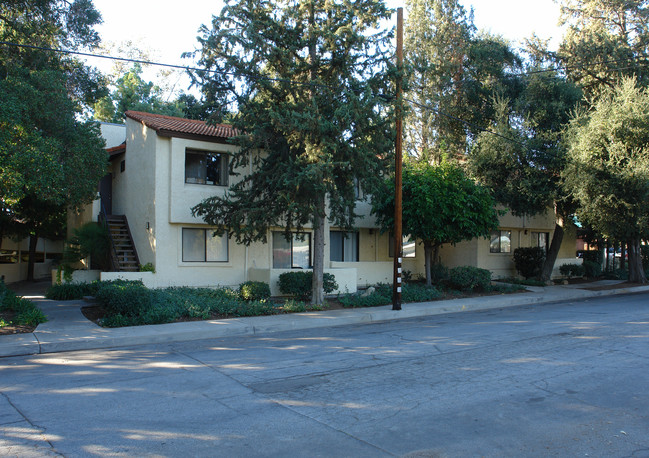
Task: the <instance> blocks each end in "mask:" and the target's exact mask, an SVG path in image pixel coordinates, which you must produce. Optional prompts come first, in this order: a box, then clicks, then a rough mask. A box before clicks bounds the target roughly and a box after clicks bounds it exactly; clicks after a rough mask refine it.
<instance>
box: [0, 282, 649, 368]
mask: <svg viewBox="0 0 649 458" xmlns="http://www.w3.org/2000/svg"><path fill="white" fill-rule="evenodd" d="M647 291H649V285H648V286H639V287H633V288H620V289H611V290H599V291H590V290H583V289H576V288H575V289H564V290H562V291H561V293H560V294H555V296H556V297H549V296H550V295H549V294H547V293H546V291H540V292H527V293H522V294H502V295H495V296H482V297H477V298H461V299H451V300H445V301H434V302H420V303H413V304H404V305H403V309H402V310H399V311H395V310H392V309H391V306H382V307H372V308H358V309H345V310H333V311H323V312H307V313H294V314H288V315H272V316H258V317H246V318H230V319H226V320H213V321H192V322H184V323H168V324H159V325H146V326H133V327H125V328H101V327H99V326H87V324H86V325H84V326H82V327H81V329H78V330H75V329H69V328H67V329H62V330H61V331H54V330H50V328H49V327H48V328H47V330H41V331H39V328H36V330H35V331H34V332H33V333H31V334H15V335H10V336H0V357H9V356H24V355H32V354H44V353H58V352H64V351H79V350H96V349H108V348H118V347H129V346H136V345H148V344H159V343H170V342H186V341H194V340H204V339H217V338H223V337H243V336H254V335H260V334H269V333H275V332H283V331H296V330H303V329H314V328H321V327H331V326H344V325H360V324H369V323H379V322H385V321H391V320H402V319H408V318H420V317H424V316H434V315H442V314H448V313H462V312H474V311H481V310H491V309H503V308H508V307H519V306H526V305H541V304H551V303H555V302H559V301H572V300H576V299H588V298H593V297H603V296H613V295H623V294H633V293H642V292H647ZM79 313H81V312H80V309H79Z"/></svg>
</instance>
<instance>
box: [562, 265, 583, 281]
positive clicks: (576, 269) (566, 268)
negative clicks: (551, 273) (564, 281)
mask: <svg viewBox="0 0 649 458" xmlns="http://www.w3.org/2000/svg"><path fill="white" fill-rule="evenodd" d="M559 272H560V273H561V275H563V276H564V277H568V278H572V277H583V276H584V272H585V269H584V266H583V265H579V264H562V265H561V266H560V267H559Z"/></svg>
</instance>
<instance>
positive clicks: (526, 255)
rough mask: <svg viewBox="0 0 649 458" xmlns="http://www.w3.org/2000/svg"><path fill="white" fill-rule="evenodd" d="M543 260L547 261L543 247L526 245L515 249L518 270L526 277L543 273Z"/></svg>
mask: <svg viewBox="0 0 649 458" xmlns="http://www.w3.org/2000/svg"><path fill="white" fill-rule="evenodd" d="M543 261H545V252H544V251H543V248H540V247H525V248H516V249H515V250H514V265H515V266H516V270H517V271H518V272H519V273H520V274H521V275H522V276H523V277H525V278H526V279H527V278H532V277H536V276H538V275H539V274H540V273H541V268H542V267H543Z"/></svg>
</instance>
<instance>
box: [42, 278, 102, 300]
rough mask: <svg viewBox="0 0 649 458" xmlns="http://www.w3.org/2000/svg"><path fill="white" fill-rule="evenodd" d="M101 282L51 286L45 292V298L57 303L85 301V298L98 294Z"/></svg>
mask: <svg viewBox="0 0 649 458" xmlns="http://www.w3.org/2000/svg"><path fill="white" fill-rule="evenodd" d="M98 288H99V282H92V283H59V284H56V285H52V286H50V287H49V288H48V289H47V291H46V292H45V297H46V298H48V299H52V300H55V301H70V300H75V299H83V297H84V296H94V295H95V294H97V289H98Z"/></svg>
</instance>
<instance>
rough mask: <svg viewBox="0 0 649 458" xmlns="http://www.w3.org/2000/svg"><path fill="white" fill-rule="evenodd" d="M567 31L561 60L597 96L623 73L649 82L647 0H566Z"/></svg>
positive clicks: (559, 55)
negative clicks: (648, 65) (648, 63)
mask: <svg viewBox="0 0 649 458" xmlns="http://www.w3.org/2000/svg"><path fill="white" fill-rule="evenodd" d="M561 13H562V16H561V18H562V19H561V25H567V26H568V30H567V32H566V34H565V36H564V39H563V42H562V43H561V45H560V47H559V51H558V52H557V54H556V58H557V59H558V60H559V61H560V62H561V63H562V64H563V65H564V68H565V69H566V73H567V75H568V77H569V78H570V79H571V80H572V81H574V82H576V83H577V84H579V85H580V86H581V87H582V88H583V89H584V93H585V94H586V95H587V96H589V97H591V98H592V97H593V96H597V94H599V93H600V92H601V91H602V90H604V89H605V88H612V87H614V86H615V85H616V83H617V82H618V81H619V80H620V78H621V77H623V76H631V75H635V77H636V78H637V80H638V84H640V85H642V86H646V85H647V84H649V69H648V67H647V59H648V58H649V46H648V45H649V5H647V1H646V0H563V1H562V2H561Z"/></svg>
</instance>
